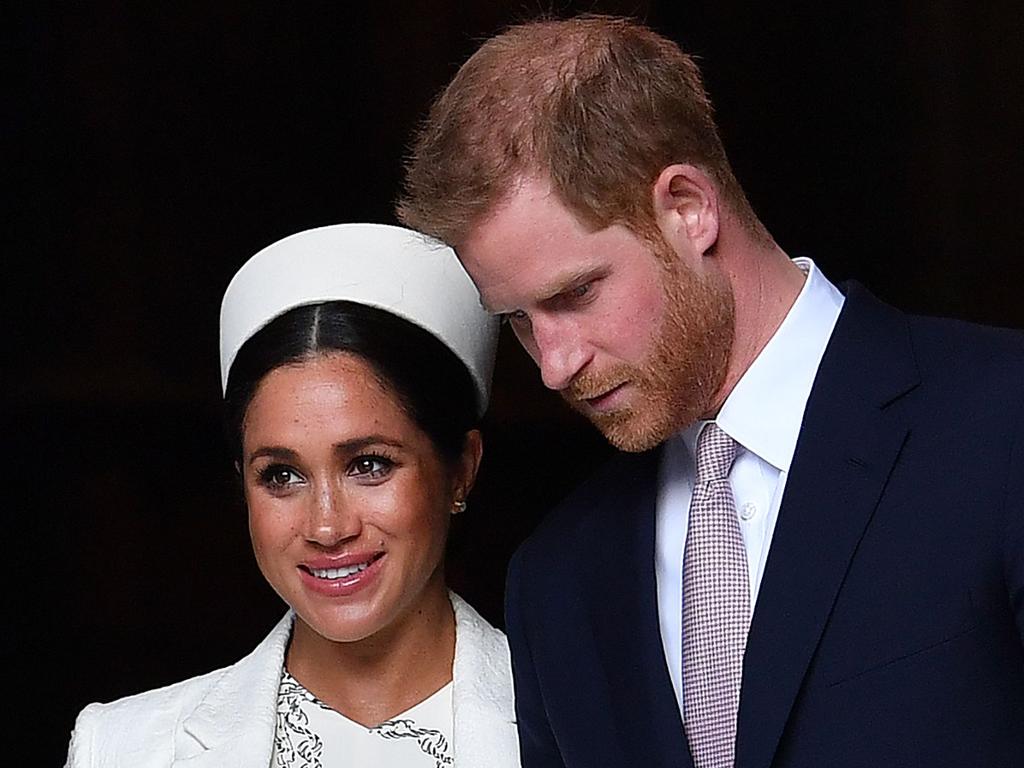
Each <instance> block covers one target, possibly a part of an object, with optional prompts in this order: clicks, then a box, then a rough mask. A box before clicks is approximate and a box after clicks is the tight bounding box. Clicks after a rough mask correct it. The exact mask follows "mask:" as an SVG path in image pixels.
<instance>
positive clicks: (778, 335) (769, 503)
mask: <svg viewBox="0 0 1024 768" xmlns="http://www.w3.org/2000/svg"><path fill="white" fill-rule="evenodd" d="M793 261H794V263H795V264H796V265H797V266H798V267H800V269H801V270H802V271H803V272H804V273H805V274H806V276H807V277H806V279H805V280H804V285H803V288H801V290H800V294H799V295H798V296H797V299H796V301H795V302H794V304H793V306H792V307H791V308H790V310H789V312H788V313H787V315H786V317H785V319H784V320H783V321H782V325H780V326H779V328H778V330H777V331H776V332H775V335H773V336H772V338H771V339H770V340H769V342H768V344H767V345H766V346H765V348H764V349H763V350H761V354H759V355H758V356H757V358H756V359H755V360H754V362H753V363H752V364H751V366H750V367H749V368H748V369H747V371H746V373H744V374H743V377H742V378H741V379H740V380H739V381H738V382H737V383H736V386H735V387H734V388H733V390H732V392H731V393H730V394H729V397H728V398H727V399H726V401H725V403H724V404H723V405H722V408H721V410H720V411H719V413H718V417H717V418H716V419H715V422H716V423H717V424H718V426H719V427H720V428H721V429H722V430H723V431H724V432H725V433H726V434H728V435H729V436H730V437H731V438H733V440H735V441H736V442H737V443H738V444H739V451H738V453H737V456H736V460H735V462H734V463H733V465H732V470H731V471H730V473H729V481H730V483H731V484H732V490H733V495H734V497H735V499H736V512H737V515H738V517H739V524H740V531H741V533H742V534H743V544H744V546H745V548H746V551H747V570H748V575H749V577H750V605H751V607H753V606H755V605H756V603H757V594H758V590H759V588H760V586H761V576H762V575H763V574H764V566H765V562H766V561H767V559H768V549H769V547H770V546H771V541H772V533H773V532H774V530H775V521H776V520H777V519H778V516H779V505H780V503H781V502H782V494H783V491H784V490H785V488H786V477H787V476H788V474H789V465H790V462H791V461H792V459H793V452H794V450H795V449H796V441H797V436H798V435H799V433H800V425H801V423H802V422H803V416H804V407H805V406H806V405H807V398H808V396H809V395H810V393H811V386H812V385H813V384H814V377H815V375H816V374H817V372H818V365H819V364H820V363H821V358H822V356H823V355H824V354H825V347H826V346H827V345H828V340H829V338H830V337H831V335H832V329H833V328H834V327H835V324H836V320H838V319H839V311H840V310H841V309H842V306H843V295H842V294H841V293H840V292H839V290H838V289H837V288H836V287H835V286H834V285H832V283H830V282H829V281H828V279H827V278H826V277H825V276H824V275H823V274H821V272H820V271H819V270H818V269H817V267H815V265H814V262H812V261H811V260H810V259H794V260H793ZM705 423H706V422H703V421H701V422H697V423H695V424H692V425H691V426H689V427H688V428H686V429H684V430H683V431H682V432H679V433H677V434H675V435H673V436H672V437H671V438H669V440H668V441H666V443H665V448H664V451H663V454H662V461H661V467H660V471H659V480H658V501H657V510H656V523H655V524H656V529H655V558H656V562H655V573H656V577H657V587H658V623H659V625H660V628H661V640H662V644H663V646H664V649H665V659H666V661H667V662H668V669H669V674H670V676H671V678H672V686H673V688H674V689H675V693H676V699H677V701H678V703H679V711H680V714H681V713H682V711H683V686H682V653H683V650H682V621H683V615H682V599H683V598H682V596H683V548H684V544H685V542H686V528H687V522H688V518H689V509H690V496H691V494H692V492H693V477H694V472H695V460H694V455H695V448H696V443H697V435H698V434H699V433H700V429H701V427H702V426H703V425H704V424H705Z"/></svg>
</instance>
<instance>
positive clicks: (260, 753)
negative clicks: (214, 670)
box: [173, 612, 292, 768]
mask: <svg viewBox="0 0 1024 768" xmlns="http://www.w3.org/2000/svg"><path fill="white" fill-rule="evenodd" d="M291 627H292V614H291V612H289V613H288V614H287V615H286V616H285V617H284V618H283V619H281V621H280V622H279V623H278V624H277V626H276V627H275V628H274V629H273V631H272V632H271V633H270V634H269V635H268V636H267V638H266V639H265V640H264V641H263V642H262V643H260V644H259V646H257V648H256V650H254V651H253V652H252V653H251V654H249V655H248V656H246V657H245V658H244V659H242V660H241V661H239V662H238V663H237V664H235V665H234V666H232V667H230V668H229V669H228V670H227V671H226V672H224V674H223V675H222V676H221V678H220V679H219V680H218V681H217V683H216V684H215V685H214V686H213V687H211V688H210V691H209V692H208V693H207V694H206V696H205V697H204V698H203V700H202V701H201V702H199V704H198V706H196V708H195V709H194V710H193V711H192V713H191V714H189V715H188V716H187V717H185V718H184V720H183V721H182V724H181V730H180V732H179V735H178V738H177V739H176V744H175V760H174V763H173V764H174V766H176V768H185V766H188V768H214V767H215V766H216V768H233V767H234V766H237V767H238V768H242V767H243V766H245V767H246V768H253V767H255V768H263V767H264V766H269V765H270V761H271V759H272V757H273V746H274V732H275V730H276V727H277V690H278V687H279V685H280V682H281V670H282V669H283V667H284V654H285V649H286V648H287V647H288V639H289V637H290V636H291Z"/></svg>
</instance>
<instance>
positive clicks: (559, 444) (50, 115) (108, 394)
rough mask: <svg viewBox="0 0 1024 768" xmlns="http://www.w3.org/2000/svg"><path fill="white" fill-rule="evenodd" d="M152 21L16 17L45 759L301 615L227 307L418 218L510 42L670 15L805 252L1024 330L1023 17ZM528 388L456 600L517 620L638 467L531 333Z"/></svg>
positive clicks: (11, 531)
mask: <svg viewBox="0 0 1024 768" xmlns="http://www.w3.org/2000/svg"><path fill="white" fill-rule="evenodd" d="M151 5H153V6H155V5H157V4H145V3H131V2H112V1H111V2H87V3H80V4H74V5H71V4H69V5H68V7H65V8H58V7H55V6H51V5H43V4H38V5H32V6H30V7H28V8H25V9H22V10H20V11H16V12H13V13H11V12H8V13H7V14H5V16H7V17H8V18H6V19H5V24H4V27H5V29H6V30H7V32H6V34H7V35H9V36H10V40H9V43H8V44H7V45H5V46H4V48H5V50H6V53H5V58H6V59H7V63H8V66H6V67H5V70H7V71H9V72H13V73H14V74H15V75H16V78H15V87H14V90H13V91H12V92H11V96H12V98H10V99H9V100H7V104H8V109H7V110H6V111H7V116H6V119H5V120H4V128H3V130H4V135H5V145H7V146H6V148H7V149H8V151H9V152H10V160H9V162H8V163H6V164H5V165H6V166H7V172H6V173H5V176H6V178H7V184H6V186H7V188H8V189H9V190H10V192H11V193H12V194H13V197H14V204H13V205H12V206H11V207H9V209H8V210H9V211H10V213H9V214H8V217H7V219H8V226H7V232H8V234H9V238H8V241H7V242H8V245H7V246H6V247H5V249H4V256H3V266H4V278H5V279H4V281H3V283H4V293H5V296H6V298H5V300H4V302H3V304H4V310H3V312H4V318H5V319H4V328H5V329H6V330H7V341H8V344H7V348H6V351H7V354H6V355H5V366H4V367H5V371H6V375H5V379H6V380H7V384H5V386H4V392H5V398H4V407H3V435H4V438H5V440H4V442H5V444H6V445H7V446H8V449H9V451H10V457H11V458H10V459H9V460H8V461H6V462H5V466H6V468H7V469H8V472H9V474H8V484H7V487H8V489H9V490H8V493H7V494H6V501H7V503H6V504H5V505H4V509H5V511H6V519H7V520H8V521H9V524H8V525H7V526H6V528H7V532H8V538H7V542H8V545H7V550H8V553H7V554H8V556H7V557H6V558H4V560H5V565H6V566H7V569H5V570H8V571H9V576H8V578H7V585H8V589H7V590H6V594H7V596H8V600H9V601H11V602H9V603H8V604H9V605H10V606H11V607H10V608H9V610H8V611H7V615H8V616H9V617H10V618H9V619H8V626H9V628H10V629H9V630H8V632H7V635H8V636H11V637H13V639H14V641H15V642H14V643H13V646H12V644H9V643H5V646H6V648H7V650H5V656H6V657H7V658H6V660H5V668H6V669H7V670H10V671H13V672H14V675H13V677H11V678H9V680H10V683H9V691H10V694H9V704H8V705H5V709H6V708H8V706H12V707H13V709H14V711H15V712H16V714H17V716H16V720H18V721H23V722H20V723H19V724H18V726H17V728H12V732H13V734H14V738H13V739H9V740H8V744H10V745H11V748H12V749H14V750H15V751H17V750H19V749H20V748H21V746H22V745H24V746H27V747H30V748H31V752H30V753H27V754H31V755H32V756H33V764H38V765H47V764H59V762H60V760H61V758H62V756H63V754H64V750H65V748H66V738H67V734H68V732H69V730H70V727H71V725H72V722H73V717H74V713H75V712H76V711H77V710H78V709H79V708H80V707H81V706H83V705H84V704H85V703H87V702H88V701H92V700H109V699H111V698H115V697H118V696H121V695H124V694H127V693H130V692H134V691H137V690H141V689H144V688H148V687H153V686H156V685H161V684H165V683H168V682H171V681H173V680H176V679H181V678H183V677H186V676H189V675H192V674H196V673H199V672H202V671H206V670H208V669H211V668H213V667H215V666H218V665H222V664H226V663H229V662H231V661H233V660H234V659H236V658H238V657H240V656H241V655H242V654H243V653H244V652H245V651H247V650H248V649H249V648H251V647H252V646H253V645H254V644H255V643H256V642H257V641H258V640H259V639H260V638H261V637H262V636H263V634H264V632H265V631H266V629H267V628H268V627H269V626H270V624H271V623H272V622H273V621H274V620H275V619H276V618H277V616H278V615H279V614H280V612H281V610H282V605H281V604H280V602H279V601H278V600H277V598H276V597H275V596H274V595H273V594H272V593H271V591H270V590H269V588H268V587H266V586H265V584H264V583H263V581H262V578H261V577H260V575H259V573H258V571H257V569H256V568H255V565H254V564H253V562H252V557H251V554H250V552H249V549H248V540H247V532H246V528H245V522H244V510H243V509H242V507H241V504H240V501H239V498H238V494H237V490H236V488H235V485H234V480H233V477H232V473H231V471H230V468H229V466H228V462H227V460H226V457H225V454H224V449H223V445H222V442H221V438H220V426H219V411H218V396H219V390H218V373H217V331H216V328H217V310H218V304H219V300H220V295H221V292H222V291H223V289H224V287H225V286H226V283H227V281H228V279H229V277H230V276H231V274H232V273H233V272H234V270H235V269H236V268H237V267H238V266H239V265H240V264H241V263H242V262H243V261H244V260H245V259H246V258H247V257H248V256H249V255H250V254H252V253H254V252H255V251H256V250H258V249H259V248H261V247H263V246H264V245H266V244H268V243H270V242H272V241H274V240H276V239H278V238H280V237H282V236H284V235H286V234H290V233H292V232H295V231H298V230H300V229H304V228H307V227H311V226H316V225H321V224H327V223H333V222H337V221H342V220H370V221H385V222H386V221H392V220H393V217H392V214H391V206H392V202H393V199H394V197H395V192H396V189H397V185H398V183H399V179H400V176H401V160H402V156H403V153H404V149H405V146H406V142H407V140H408V136H409V133H410V130H411V129H412V127H413V126H414V125H415V123H416V121H417V120H418V119H420V118H421V117H422V116H423V114H424V111H425V109H426V107H427V105H428V103H429V101H430V99H431V97H432V96H433V94H434V93H435V92H436V91H437V90H438V89H439V88H440V87H441V86H442V85H443V84H444V83H445V82H446V81H447V79H448V78H449V77H450V76H451V74H452V73H453V72H454V70H455V68H456V67H457V66H458V64H459V63H460V62H461V61H462V60H463V59H464V58H465V57H466V56H467V55H468V54H469V53H470V52H471V51H472V50H473V49H474V47H475V45H476V42H477V41H478V40H479V39H481V38H482V37H485V36H487V35H488V34H490V33H492V32H493V31H495V30H497V29H499V28H500V27H501V26H502V25H504V24H506V23H508V22H510V21H514V20H517V19H521V18H528V17H530V16H531V15H533V14H534V13H535V12H536V11H537V10H538V9H540V8H545V9H547V10H553V11H555V12H556V13H560V14H566V13H570V12H574V11H580V10H591V11H603V12H625V13H634V14H637V15H639V16H641V17H642V18H645V19H647V20H648V21H649V22H650V23H651V24H652V25H653V26H655V27H656V28H657V29H659V30H660V31H662V32H664V33H666V34H668V35H669V36H671V37H673V38H674V39H676V40H678V41H679V42H680V43H682V44H683V46H684V47H685V48H686V49H687V50H690V51H692V52H694V53H696V54H698V55H699V56H700V58H701V60H702V65H703V68H704V71H705V74H706V77H707V81H708V85H709V87H710V90H711V92H712V96H713V98H714V100H715V102H716V105H717V109H718V115H719V121H720V123H721V126H722V130H723V133H724V136H725V140H726V143H727V146H728V148H729V149H730V154H731V156H732V159H733V163H734V165H735V167H736V170H737V174H738V176H739V177H740V180H741V181H742V182H743V183H744V185H745V186H746V188H747V190H748V192H749V194H750V197H751V199H752V202H753V203H754V206H755V208H756V209H757V210H758V211H759V213H760V214H761V215H762V218H763V219H764V220H765V221H766V223H767V224H768V226H769V228H770V229H771V230H772V232H773V233H774V234H775V235H776V238H777V239H778V241H779V242H780V244H781V245H782V246H783V247H784V248H785V249H787V250H788V251H789V252H790V253H791V254H808V255H812V256H813V257H814V258H815V259H816V260H817V261H818V263H819V264H820V265H821V266H822V267H823V268H824V270H825V271H826V273H827V274H829V276H830V277H832V278H833V279H835V280H841V279H845V278H847V277H851V276H856V277H857V278H858V279H860V280H862V281H863V282H865V283H866V284H867V285H868V286H869V287H870V288H871V289H872V290H874V291H875V292H876V293H878V294H879V295H880V296H882V297H883V298H885V299H887V300H889V301H892V302H893V303H896V304H898V305H900V306H902V307H905V308H909V309H913V310H917V311H923V312H928V313H935V314H947V315H954V316H959V317H963V318H966V319H972V320H980V321H984V322H991V323H996V324H1001V325H1010V326H1016V327H1024V308H1022V306H1021V302H1020V300H1019V296H1020V288H1019V284H1020V281H1021V279H1022V278H1024V266H1022V262H1021V259H1020V255H1019V248H1018V243H1017V239H1018V238H1017V229H1018V227H1019V225H1020V222H1021V213H1022V210H1021V208H1022V207H1021V205H1020V200H1021V194H1020V184H1019V179H1020V178H1021V175H1022V172H1024V167H1022V154H1021V149H1020V143H1021V136H1022V135H1024V131H1022V128H1024V95H1022V92H1024V66H1022V63H1024V62H1022V55H1021V53H1022V50H1021V48H1022V42H1021V41H1022V40H1024V34H1022V32H1024V24H1022V9H1021V8H1019V7H1018V4H1016V3H1009V2H992V3H972V2H966V0H961V1H959V2H958V1H956V0H934V1H930V0H904V1H903V2H866V3H864V2H862V3H858V4H856V5H852V4H851V5H849V6H847V7H844V5H842V4H832V5H828V6H827V8H826V6H825V4H820V3H812V2H802V3H801V2H794V3H786V2H755V3H749V2H737V1H736V0H713V1H702V2H687V1H685V0H671V1H666V2H661V1H660V0H650V2H640V1H639V0H637V1H635V2H596V1H595V2H586V3H583V2H559V3H554V4H551V3H546V4H540V3H538V2H533V3H525V2H499V1H498V0H488V1H483V0H478V1H477V2H473V3H456V2H454V1H453V0H447V1H446V0H421V1H420V2H412V1H411V0H410V2H406V3H400V2H377V3H371V4H366V5H365V6H363V5H357V4H350V3H337V4H324V5H319V6H310V5H303V6H301V8H298V9H296V8H294V7H287V6H285V5H284V4H280V5H278V4H271V3H259V2H257V3H253V2H244V3H243V2H237V0H227V1H222V2H220V3H216V4H206V3H198V2H195V3H178V4H169V3H168V4H164V6H165V7H162V8H161V7H150V6H151ZM209 6H212V7H209ZM497 378H498V381H497V385H496V390H495V396H494V403H493V407H492V410H491V414H490V416H489V417H488V421H487V434H486V437H487V452H486V459H485V464H484V469H483V472H482V475H481V478H480V483H479V487H478V490H477V492H476V493H475V494H474V496H473V497H472V498H471V500H470V501H471V504H470V511H469V512H468V513H467V514H466V515H465V516H463V517H462V518H461V519H459V521H458V526H457V528H456V530H455V532H454V535H453V542H452V554H451V562H450V566H451V567H450V571H451V572H450V580H451V582H452V584H454V585H455V586H456V587H457V588H458V589H459V590H460V591H462V592H463V593H464V594H465V595H466V596H467V597H468V598H469V599H470V601H471V602H474V603H475V604H476V605H478V607H479V608H480V609H481V610H482V611H483V612H484V613H485V615H487V616H488V617H490V618H491V619H493V620H495V621H497V622H499V623H500V620H501V615H500V611H501V608H500V600H501V589H502V579H503V572H504V567H505V563H506V561H507V558H508V556H509V553H510V552H511V551H512V549H513V548H514V547H515V545H516V544H517V543H518V542H519V541H520V540H521V539H522V537H523V536H524V535H526V533H528V531H529V530H530V529H531V528H532V527H533V525H534V524H535V523H536V521H537V520H538V519H539V518H540V517H541V516H542V515H543V513H544V511H545V510H546V509H547V508H548V507H549V506H550V505H551V504H553V503H554V502H555V501H556V500H557V499H558V498H559V497H561V496H562V495H564V493H565V492H566V491H567V490H568V489H569V488H570V487H572V485H573V484H575V483H576V482H577V481H578V480H579V479H580V478H581V477H582V476H583V475H585V474H586V473H587V472H588V471H589V469H590V468H591V467H592V466H593V465H594V463H595V462H597V461H599V460H600V458H601V457H602V456H603V455H604V454H605V453H607V448H606V447H605V446H604V445H603V444H602V442H601V441H600V440H599V439H598V438H596V437H595V435H594V434H593V433H592V432H591V431H590V430H589V428H588V427H586V426H585V425H583V424H581V423H580V422H579V421H578V420H576V419H574V418H573V417H571V416H569V415H568V414H567V413H566V412H565V410H564V409H563V408H562V407H561V406H560V404H559V403H558V402H557V398H556V397H554V396H552V395H550V394H549V393H546V392H544V391H543V389H542V388H541V387H540V385H539V383H538V382H537V381H536V377H535V375H534V372H533V370H532V368H531V366H530V364H529V362H528V361H527V360H525V359H524V356H523V355H522V353H521V352H519V351H518V348H517V347H515V345H514V343H512V342H510V340H509V339H503V342H502V348H501V355H500V359H499V365H498V377H497ZM609 566H610V577H615V578H628V574H616V573H614V568H615V565H614V564H609ZM12 650H13V654H12V653H11V651H12ZM4 762H5V763H6V762H8V760H7V759H5V760H4Z"/></svg>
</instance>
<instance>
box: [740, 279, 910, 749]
mask: <svg viewBox="0 0 1024 768" xmlns="http://www.w3.org/2000/svg"><path fill="white" fill-rule="evenodd" d="M869 355H870V358H869V357H868V356H869ZM917 381H918V375H917V370H916V367H915V365H914V363H913V354H912V350H911V348H910V339H909V334H908V329H907V324H906V321H905V319H904V318H903V317H902V316H901V315H900V314H899V313H897V312H896V311H895V310H892V309H890V308H888V307H885V306H884V305H882V304H880V303H878V302H876V301H875V300H874V299H872V298H871V297H870V296H868V295H867V294H866V293H865V292H864V291H863V289H859V288H857V287H856V286H854V287H851V288H850V291H849V295H848V297H847V300H846V304H845V306H844V308H843V311H842V314H841V315H840V318H839V322H838V323H837V324H836V328H835V330H834V332H833V335H832V339H831V340H830V342H829V346H828V349H827V350H826V353H825V356H824V358H823V360H822V363H821V366H820V367H819V370H818V375H817V377H816V379H815V383H814V387H813V389H812V391H811V396H810V398H809V399H808V403H807V409H806V411H805V414H804V422H803V426H802V428H801V431H800V437H799V440H798V443H797V448H796V453H795V454H794V457H793V463H792V465H791V467H790V474H789V478H788V480H787V484H786V490H785V494H784V497H783V501H782V506H781V509H780V511H779V519H778V522H777V524H776V528H775V532H774V535H773V538H772V544H771V550H770V553H769V556H768V562H767V565H766V568H765V573H764V578H763V581H762V584H761V589H760V594H759V598H758V602H757V605H756V606H755V609H754V616H753V621H752V623H751V628H750V635H749V638H748V642H747V650H746V655H745V657H744V665H743V691H742V696H741V701H740V713H739V725H738V735H737V745H736V765H737V766H743V768H767V766H769V765H770V764H771V762H772V759H773V757H774V755H775V752H776V750H777V748H778V745H779V741H780V739H781V737H782V733H783V730H784V728H785V725H786V721H787V719H788V717H789V713H790V711H791V710H792V707H793V703H794V701H795V700H796V697H797V695H798V692H799V690H800V687H801V684H802V682H803V679H804V676H805V674H806V672H807V669H808V666H809V664H810V661H811V658H812V657H813V655H814V653H815V650H816V648H817V646H818V642H819V640H820V638H821V635H822V632H823V630H824V627H825V624H826V622H827V621H828V617H829V615H830V613H831V610H832V606H833V605H834V603H835V600H836V597H837V595H838V593H839V590H840V588H841V587H842V583H843V580H844V578H845V576H846V572H847V569H848V567H849V565H850V561H851V559H852V558H853V555H854V553H855V551H856V549H857V546H858V544H859V542H860V540H861V537H862V536H863V534H864V531H865V529H866V527H867V525H868V523H869V522H870V520H871V517H872V515H873V514H874V510H875V507H876V505H877V503H878V500H879V498H880V497H881V495H882V492H883V490H884V488H885V484H886V481H887V480H888V477H889V474H890V472H891V470H892V467H893V465H894V464H895V462H896V460H897V458H898V456H899V453H900V450H901V448H902V446H903V444H904V441H905V440H906V437H907V434H908V429H907V427H906V425H905V423H904V422H903V420H902V419H901V415H900V410H901V409H900V408H899V405H898V401H899V399H900V398H901V397H902V396H903V395H904V394H906V393H907V392H909V391H910V390H911V389H913V388H914V386H916V384H917Z"/></svg>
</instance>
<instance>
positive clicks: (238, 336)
mask: <svg viewBox="0 0 1024 768" xmlns="http://www.w3.org/2000/svg"><path fill="white" fill-rule="evenodd" d="M336 300H347V301H354V302H357V303H359V304H365V305H367V306H370V307H376V308H378V309H383V310H386V311H388V312H390V313H392V314H394V315H397V316H399V317H402V318H405V319H406V320H408V321H410V322H412V323H415V324H416V325H418V326H420V327H421V328H424V329H425V330H427V331H429V332H430V333H432V334H433V335H434V336H436V337H437V338H438V339H440V340H441V341H442V342H444V344H445V345H446V346H447V347H448V348H449V349H451V350H452V351H453V352H454V353H455V354H456V355H457V356H458V357H459V359H460V360H462V362H463V363H464V364H465V365H466V367H467V368H468V369H469V372H470V374H472V377H473V380H474V382H475V383H476V387H477V392H478V394H479V400H480V413H481V414H482V413H483V412H484V410H485V409H486V407H487V400H488V396H489V394H490V385H491V373H492V370H493V368H494V353H495V349H496V347H497V342H498V320H497V318H495V317H493V316H491V315H490V314H489V313H488V312H486V311H484V308H483V307H482V306H481V305H480V294H479V293H478V292H477V290H476V286H474V285H473V282H472V281H471V280H470V279H469V275H467V274H466V271H465V270H464V269H463V268H462V265H461V264H460V263H459V260H458V259H457V258H456V257H455V252H454V251H453V250H452V249H451V248H449V247H447V246H446V245H444V244H443V243H440V242H438V241H436V240H433V239H431V238H429V237H427V236H426V235H421V234H420V233H419V232H414V231H412V230H410V229H404V228H403V227H393V226H388V225H385V224H335V225H333V226H329V227H318V228H317V229H309V230H306V231H305V232H298V233H296V234H294V235H291V236H289V237H286V238H284V239H283V240H278V241H277V242H276V243H273V244H272V245H268V246H267V247H266V248H264V249H263V250H261V251H260V252H259V253H257V254H256V255H255V256H253V257H252V258H251V259H249V260H248V261H247V262H246V263H245V264H243V265H242V268H241V269H239V270H238V272H237V273H236V274H235V276H234V277H233V278H232V279H231V282H230V283H229V284H228V287H227V290H226V291H225V292H224V299H223V301H222V302H221V309H220V372H221V386H222V387H227V381H228V372H229V371H230V370H231V364H232V363H233V362H234V360H235V355H237V354H238V350H239V349H240V348H241V346H242V345H243V344H244V343H245V342H246V341H247V340H248V339H249V338H250V337H251V336H252V335H253V334H254V333H256V332H257V331H258V330H259V329H260V328H262V327H263V326H265V325H266V324H267V323H269V322H270V321H271V320H273V319H274V318H275V317H277V316H278V315H282V314H284V313H285V312H287V311H288V310H290V309H294V308H295V307H301V306H304V305H308V304H315V303H318V302H322V301H336Z"/></svg>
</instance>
